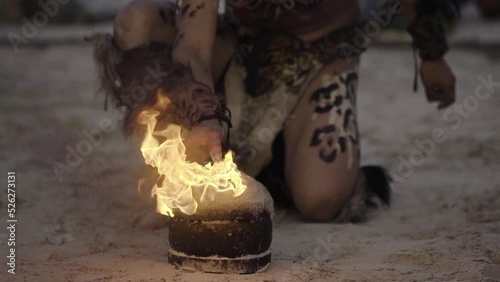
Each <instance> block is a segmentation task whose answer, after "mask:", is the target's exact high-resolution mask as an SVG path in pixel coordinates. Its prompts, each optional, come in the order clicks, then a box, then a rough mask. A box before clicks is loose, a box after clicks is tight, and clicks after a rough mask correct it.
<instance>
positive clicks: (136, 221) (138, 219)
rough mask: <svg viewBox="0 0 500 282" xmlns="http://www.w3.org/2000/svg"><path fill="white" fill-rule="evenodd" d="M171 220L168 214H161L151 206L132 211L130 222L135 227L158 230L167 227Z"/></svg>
mask: <svg viewBox="0 0 500 282" xmlns="http://www.w3.org/2000/svg"><path fill="white" fill-rule="evenodd" d="M169 222H170V218H169V217H168V216H164V215H161V214H159V213H157V212H156V211H154V210H153V209H151V208H149V207H141V208H138V209H136V210H135V211H134V212H133V213H132V216H131V218H130V221H129V224H130V226H132V227H134V228H139V229H148V230H156V229H161V228H165V227H167V225H168V223H169Z"/></svg>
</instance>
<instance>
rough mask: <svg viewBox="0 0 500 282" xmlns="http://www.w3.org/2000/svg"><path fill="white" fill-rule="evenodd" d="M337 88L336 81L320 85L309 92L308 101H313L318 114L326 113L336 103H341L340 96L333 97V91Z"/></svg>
mask: <svg viewBox="0 0 500 282" xmlns="http://www.w3.org/2000/svg"><path fill="white" fill-rule="evenodd" d="M338 89H339V85H338V83H332V84H331V85H329V86H327V87H322V88H320V89H318V90H316V91H314V92H313V93H312V94H311V97H310V98H309V102H315V103H316V106H315V108H314V111H315V112H316V113H319V114H323V113H328V112H329V111H331V110H332V109H333V107H335V105H336V104H339V103H340V104H341V103H342V100H343V98H342V96H336V97H335V99H333V93H334V92H335V91H337V90H338Z"/></svg>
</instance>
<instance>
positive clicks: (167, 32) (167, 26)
mask: <svg viewBox="0 0 500 282" xmlns="http://www.w3.org/2000/svg"><path fill="white" fill-rule="evenodd" d="M174 9H175V8H174V7H173V6H172V5H171V4H169V3H168V2H165V3H164V4H160V3H158V2H157V1H153V0H134V1H132V2H131V3H130V4H128V5H127V6H126V7H125V8H123V9H122V10H120V11H119V12H118V14H117V15H116V18H115V21H114V34H115V40H116V43H117V45H118V47H119V48H120V49H122V50H126V49H131V48H135V47H137V46H140V45H143V44H147V43H149V42H151V41H173V39H174V37H175V32H176V31H175V27H174V22H175V13H174Z"/></svg>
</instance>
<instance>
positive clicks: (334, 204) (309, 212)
mask: <svg viewBox="0 0 500 282" xmlns="http://www.w3.org/2000/svg"><path fill="white" fill-rule="evenodd" d="M332 188H333V187H332ZM346 200H347V198H346V196H345V195H342V193H339V190H337V189H329V190H323V191H321V190H315V189H313V187H304V189H301V192H300V193H295V194H294V203H295V206H296V207H297V209H298V211H299V212H300V213H301V214H302V216H304V217H305V219H306V220H310V221H314V222H329V221H332V220H333V219H334V218H335V216H336V215H337V214H338V212H339V211H340V209H341V208H342V207H343V205H344V203H345V202H346Z"/></svg>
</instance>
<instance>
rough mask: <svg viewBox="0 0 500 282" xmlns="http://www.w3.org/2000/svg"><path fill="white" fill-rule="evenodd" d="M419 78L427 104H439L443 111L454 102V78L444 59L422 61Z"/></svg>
mask: <svg viewBox="0 0 500 282" xmlns="http://www.w3.org/2000/svg"><path fill="white" fill-rule="evenodd" d="M420 76H421V78H422V82H423V84H424V87H425V93H426V95H427V100H428V101H429V102H431V103H432V102H439V104H438V109H444V108H446V107H448V106H450V105H451V104H453V103H454V102H455V83H456V80H455V76H454V75H453V72H452V71H451V69H450V67H449V66H448V64H447V63H446V61H445V60H444V59H439V60H424V61H422V66H421V69H420Z"/></svg>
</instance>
